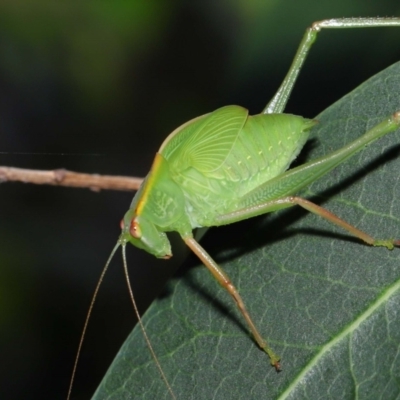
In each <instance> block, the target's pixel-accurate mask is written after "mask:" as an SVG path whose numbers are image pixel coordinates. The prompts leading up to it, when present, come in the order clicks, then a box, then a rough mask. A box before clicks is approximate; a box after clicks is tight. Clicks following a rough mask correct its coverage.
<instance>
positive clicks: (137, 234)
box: [129, 219, 142, 239]
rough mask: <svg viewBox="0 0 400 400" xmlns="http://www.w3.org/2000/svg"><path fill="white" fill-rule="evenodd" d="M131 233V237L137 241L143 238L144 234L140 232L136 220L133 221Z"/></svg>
mask: <svg viewBox="0 0 400 400" xmlns="http://www.w3.org/2000/svg"><path fill="white" fill-rule="evenodd" d="M129 233H130V234H131V236H133V237H134V238H136V239H140V238H141V237H142V232H141V231H140V226H139V224H138V223H137V222H136V221H135V220H134V219H133V220H132V221H131V226H130V228H129Z"/></svg>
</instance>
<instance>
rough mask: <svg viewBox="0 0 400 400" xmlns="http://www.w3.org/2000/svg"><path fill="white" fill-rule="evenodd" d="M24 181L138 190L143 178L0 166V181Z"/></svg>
mask: <svg viewBox="0 0 400 400" xmlns="http://www.w3.org/2000/svg"><path fill="white" fill-rule="evenodd" d="M10 181H16V182H24V183H34V184H36V185H54V186H69V187H79V188H88V189H91V190H94V191H100V190H102V189H107V190H128V191H131V190H138V189H139V187H140V184H141V183H142V181H143V179H142V178H129V177H126V176H111V175H98V174H81V173H79V172H73V171H67V170H66V169H55V170H53V171H40V170H33V169H22V168H13V167H0V183H2V182H10Z"/></svg>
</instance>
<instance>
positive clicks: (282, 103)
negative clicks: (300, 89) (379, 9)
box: [263, 18, 400, 114]
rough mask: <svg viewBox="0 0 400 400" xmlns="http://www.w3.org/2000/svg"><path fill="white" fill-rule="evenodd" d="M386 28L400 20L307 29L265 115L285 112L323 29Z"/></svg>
mask: <svg viewBox="0 0 400 400" xmlns="http://www.w3.org/2000/svg"><path fill="white" fill-rule="evenodd" d="M384 26H399V27H400V18H337V19H326V20H323V21H318V22H314V23H313V24H312V25H311V27H309V28H307V30H306V33H305V34H304V36H303V39H302V40H301V42H300V45H299V47H298V49H297V52H296V55H295V56H294V59H293V62H292V65H291V66H290V68H289V71H288V73H287V74H286V77H285V79H284V80H283V82H282V84H281V86H280V87H279V89H278V91H277V92H276V93H275V95H274V97H273V98H272V99H271V100H270V102H269V103H268V104H267V106H266V107H265V108H264V110H263V113H264V114H271V113H282V112H283V110H284V109H285V107H286V103H287V102H288V100H289V97H290V94H291V92H292V90H293V86H294V84H295V83H296V80H297V77H298V75H299V73H300V71H301V68H302V67H303V64H304V61H305V60H306V58H307V55H308V52H309V51H310V49H311V46H312V44H313V43H314V42H315V40H316V39H317V35H318V32H319V31H320V30H321V29H325V28H335V29H346V28H374V27H384Z"/></svg>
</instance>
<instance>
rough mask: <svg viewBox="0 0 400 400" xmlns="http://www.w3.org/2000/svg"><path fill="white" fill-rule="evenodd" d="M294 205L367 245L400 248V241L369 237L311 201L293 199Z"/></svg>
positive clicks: (298, 198) (390, 248)
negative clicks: (338, 227)
mask: <svg viewBox="0 0 400 400" xmlns="http://www.w3.org/2000/svg"><path fill="white" fill-rule="evenodd" d="M290 199H291V202H292V204H297V205H298V206H300V207H303V208H304V209H306V210H307V211H310V212H312V213H313V214H316V215H319V216H320V217H322V218H325V219H326V220H328V221H329V222H332V223H333V224H335V225H337V226H340V227H341V228H343V229H344V230H346V231H347V232H349V233H351V234H352V235H353V236H355V237H357V238H359V239H361V240H362V241H364V242H365V243H367V244H369V245H371V246H382V247H386V248H388V249H389V250H392V249H393V247H394V246H400V240H390V239H389V240H381V239H374V238H373V237H372V236H370V235H368V234H367V233H365V232H363V231H361V230H360V229H357V228H356V227H355V226H353V225H350V224H349V223H348V222H346V221H345V220H343V219H341V218H339V217H338V216H337V215H335V214H333V213H331V212H330V211H328V210H327V209H325V208H323V207H321V206H319V205H317V204H315V203H312V202H311V201H309V200H306V199H303V198H301V197H296V196H295V197H291V198H290Z"/></svg>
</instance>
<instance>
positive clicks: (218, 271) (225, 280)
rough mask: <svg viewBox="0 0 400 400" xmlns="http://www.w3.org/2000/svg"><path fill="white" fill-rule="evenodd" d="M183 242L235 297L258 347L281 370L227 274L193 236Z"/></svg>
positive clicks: (275, 356)
mask: <svg viewBox="0 0 400 400" xmlns="http://www.w3.org/2000/svg"><path fill="white" fill-rule="evenodd" d="M183 240H184V241H185V243H186V244H187V245H188V247H189V248H190V249H191V250H192V251H193V253H195V254H196V255H197V257H199V259H200V260H201V262H202V263H203V264H204V265H205V266H206V267H207V268H208V270H209V271H210V272H211V273H212V274H213V276H214V278H215V279H216V280H217V281H218V282H219V283H220V285H221V286H222V287H223V288H224V289H226V290H227V292H228V293H229V294H230V295H231V296H232V297H233V299H234V300H235V303H236V305H237V306H238V308H239V310H240V312H241V313H242V315H243V317H244V319H245V320H246V322H247V324H248V325H249V327H250V330H251V332H252V334H253V336H254V339H255V340H256V342H257V343H258V345H259V346H260V347H261V349H263V350H264V351H265V352H266V353H267V354H268V356H269V358H270V360H271V364H272V365H273V366H274V367H275V368H276V370H277V371H279V370H280V369H281V367H280V364H279V360H280V358H279V357H278V356H277V355H276V354H275V353H274V352H273V351H272V349H271V348H270V347H269V346H268V344H267V342H266V341H265V340H264V339H263V338H262V336H261V335H260V333H259V332H258V330H257V328H256V326H255V324H254V322H253V320H252V319H251V317H250V314H249V312H248V311H247V309H246V307H245V305H244V302H243V300H242V298H241V296H240V295H239V293H238V291H237V289H236V288H235V286H233V284H232V282H231V281H230V279H229V277H228V275H227V274H226V272H225V271H224V270H223V269H222V268H221V267H220V266H219V265H218V264H217V263H216V262H215V261H214V260H213V259H212V258H211V257H210V255H209V254H208V253H207V252H206V251H205V250H204V249H203V248H202V247H201V246H200V245H199V243H197V242H196V240H194V239H193V237H192V236H187V237H183Z"/></svg>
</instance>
